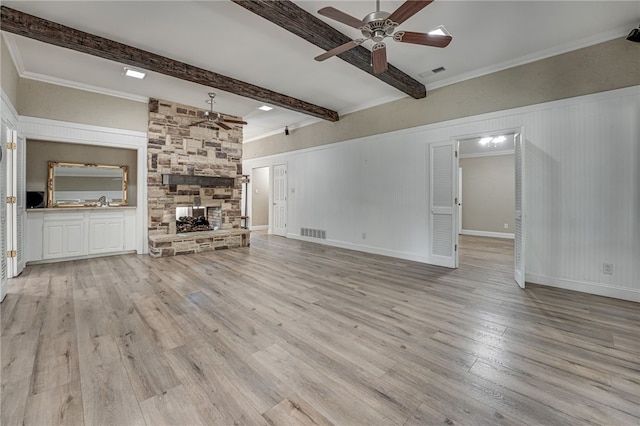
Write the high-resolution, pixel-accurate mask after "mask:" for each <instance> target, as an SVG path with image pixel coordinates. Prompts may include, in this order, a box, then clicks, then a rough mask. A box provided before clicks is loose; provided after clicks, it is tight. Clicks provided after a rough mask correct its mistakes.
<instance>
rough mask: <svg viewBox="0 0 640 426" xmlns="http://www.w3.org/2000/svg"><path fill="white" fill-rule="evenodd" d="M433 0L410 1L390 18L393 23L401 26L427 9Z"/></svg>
mask: <svg viewBox="0 0 640 426" xmlns="http://www.w3.org/2000/svg"><path fill="white" fill-rule="evenodd" d="M432 2H433V0H408V1H406V2H404V3H403V4H402V6H400V7H399V8H397V9H396V10H395V12H393V13H392V14H391V15H389V18H388V19H390V20H391V21H393V22H395V23H396V24H398V25H400V24H402V23H403V22H404V21H406V20H407V19H409V18H411V17H412V16H413V15H415V14H416V13H418V12H420V11H421V10H422V9H424V8H425V7H427V6H429V5H430V4H431V3H432Z"/></svg>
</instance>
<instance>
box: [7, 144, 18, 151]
mask: <svg viewBox="0 0 640 426" xmlns="http://www.w3.org/2000/svg"><path fill="white" fill-rule="evenodd" d="M16 148H17V145H16V143H15V142H8V143H7V149H13V150H15V149H16Z"/></svg>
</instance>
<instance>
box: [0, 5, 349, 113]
mask: <svg viewBox="0 0 640 426" xmlns="http://www.w3.org/2000/svg"><path fill="white" fill-rule="evenodd" d="M1 9H2V12H1V14H2V18H1V21H0V23H1V27H0V28H1V29H2V31H8V32H11V33H14V34H18V35H21V36H24V37H28V38H32V39H35V40H38V41H42V42H44V43H48V44H53V45H55V46H59V47H64V48H67V49H71V50H75V51H77V52H82V53H86V54H89V55H93V56H97V57H100V58H103V59H108V60H110V61H115V62H119V63H122V64H125V65H129V66H132V67H136V68H141V69H144V70H148V71H154V72H157V73H160V74H164V75H168V76H171V77H175V78H179V79H181V80H185V81H190V82H192V83H197V84H202V85H204V86H209V87H214V88H216V89H220V90H223V91H225V92H229V93H234V94H236V95H239V96H242V97H245V98H250V99H255V100H257V101H260V102H265V103H269V104H272V105H276V106H279V107H282V108H286V109H289V110H292V111H297V112H300V113H303V114H307V115H311V116H314V117H318V118H322V119H324V120H328V121H338V120H339V117H338V113H337V112H335V111H332V110H330V109H327V108H323V107H321V106H318V105H314V104H310V103H308V102H305V101H302V100H300V99H296V98H292V97H290V96H287V95H283V94H281V93H277V92H273V91H271V90H268V89H265V88H263V87H259V86H255V85H253V84H250V83H246V82H244V81H240V80H236V79H234V78H231V77H226V76H224V75H221V74H218V73H215V72H213V71H208V70H206V69H203V68H199V67H196V66H193V65H189V64H186V63H184V62H179V61H176V60H174V59H171V58H167V57H164V56H160V55H156V54H155V53H151V52H147V51H145V50H141V49H138V48H136V47H133V46H128V45H126V44H122V43H119V42H116V41H113V40H109V39H106V38H103V37H100V36H97V35H94V34H90V33H86V32H84V31H80V30H76V29H74V28H70V27H67V26H64V25H61V24H58V23H55V22H52V21H48V20H46V19H42V18H38V17H36V16H33V15H29V14H26V13H23V12H20V11H18V10H15V9H11V8H8V7H6V6H1Z"/></svg>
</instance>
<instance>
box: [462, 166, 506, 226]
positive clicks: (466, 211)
mask: <svg viewBox="0 0 640 426" xmlns="http://www.w3.org/2000/svg"><path fill="white" fill-rule="evenodd" d="M460 167H461V168H462V229H463V231H464V230H470V231H484V232H501V233H513V229H514V228H513V227H514V213H515V212H514V208H515V179H514V176H515V175H514V173H515V170H514V167H515V163H514V157H513V154H508V155H492V156H487V157H473V158H461V159H460ZM505 223H506V224H507V225H508V228H507V229H505V228H504V224H505Z"/></svg>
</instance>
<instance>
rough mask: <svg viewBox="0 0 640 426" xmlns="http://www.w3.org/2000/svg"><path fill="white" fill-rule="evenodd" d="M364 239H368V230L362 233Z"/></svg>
mask: <svg viewBox="0 0 640 426" xmlns="http://www.w3.org/2000/svg"><path fill="white" fill-rule="evenodd" d="M362 239H363V240H366V239H367V233H366V232H363V233H362Z"/></svg>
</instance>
